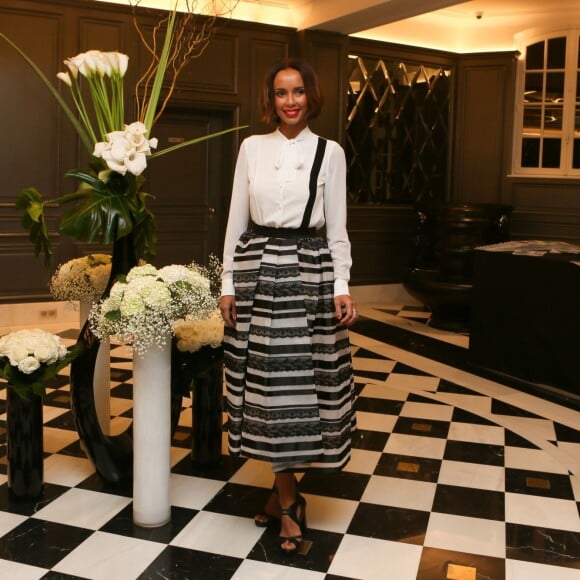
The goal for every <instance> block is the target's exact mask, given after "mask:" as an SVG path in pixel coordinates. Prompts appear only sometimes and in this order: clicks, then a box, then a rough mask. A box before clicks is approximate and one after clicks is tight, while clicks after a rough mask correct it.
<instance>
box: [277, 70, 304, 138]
mask: <svg viewBox="0 0 580 580" xmlns="http://www.w3.org/2000/svg"><path fill="white" fill-rule="evenodd" d="M274 107H275V109H276V114H277V115H278V118H279V119H280V126H279V128H280V131H281V132H282V134H283V135H285V136H286V137H288V138H289V139H292V138H294V137H296V135H298V133H300V131H302V129H304V128H305V127H306V125H307V123H308V98H307V97H306V90H305V89H304V81H303V80H302V75H301V74H300V73H299V72H298V71H297V70H295V69H293V68H286V69H284V70H281V71H279V72H278V74H277V75H276V76H275V77H274Z"/></svg>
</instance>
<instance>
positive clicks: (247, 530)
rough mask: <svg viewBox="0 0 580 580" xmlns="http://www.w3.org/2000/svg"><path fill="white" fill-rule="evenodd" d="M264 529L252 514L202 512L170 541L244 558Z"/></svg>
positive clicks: (181, 545)
mask: <svg viewBox="0 0 580 580" xmlns="http://www.w3.org/2000/svg"><path fill="white" fill-rule="evenodd" d="M263 533H264V528H259V527H257V526H256V525H255V524H254V520H253V519H252V518H240V517H236V516H228V515H224V514H218V513H213V512H199V513H198V514H197V515H196V516H195V517H194V518H193V519H192V520H191V521H190V522H189V523H188V524H187V525H186V526H185V527H184V528H183V530H181V532H179V534H177V536H176V537H175V538H174V539H173V541H172V542H171V545H172V546H179V547H181V548H187V549H189V550H201V551H202V552H211V553H212V554H224V555H226V556H232V557H234V558H245V557H246V556H247V555H248V554H249V552H250V551H251V550H252V548H253V547H254V545H255V543H256V542H257V541H258V540H259V539H260V536H261V535H262V534H263Z"/></svg>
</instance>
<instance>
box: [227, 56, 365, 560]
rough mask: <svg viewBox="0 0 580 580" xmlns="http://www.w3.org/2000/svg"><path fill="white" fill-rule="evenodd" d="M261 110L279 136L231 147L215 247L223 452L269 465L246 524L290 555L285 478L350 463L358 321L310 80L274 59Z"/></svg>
mask: <svg viewBox="0 0 580 580" xmlns="http://www.w3.org/2000/svg"><path fill="white" fill-rule="evenodd" d="M261 105H262V109H263V114H264V119H265V120H266V121H267V122H273V123H276V124H277V129H276V130H275V131H274V132H273V133H270V134H267V135H254V136H252V137H249V138H247V139H245V140H244V142H243V143H242V145H241V148H240V152H239V155H238V160H237V164H236V171H235V176H234V184H233V192H232V199H231V206H230V213H229V218H228V226H227V231H226V236H225V244H224V259H223V279H222V296H221V300H220V310H221V313H222V316H223V318H224V321H225V325H226V330H225V334H226V336H225V338H224V344H225V353H226V355H225V366H226V383H227V400H228V417H229V421H228V423H229V448H230V452H231V453H232V454H233V455H238V454H242V455H244V456H246V457H253V458H256V459H261V460H265V461H269V462H271V463H272V470H273V472H274V487H273V490H272V494H271V495H270V498H269V499H268V502H267V504H266V506H265V509H264V513H263V514H258V515H256V518H255V522H256V525H258V526H266V525H269V524H270V523H272V522H280V536H281V539H282V540H283V542H282V544H281V549H282V550H283V551H284V552H285V553H288V554H293V553H296V552H297V551H298V549H299V547H300V543H301V541H302V533H303V531H304V529H305V527H306V502H305V500H304V498H303V497H302V496H301V495H300V494H299V493H298V492H297V490H296V479H295V477H294V472H297V471H305V470H308V469H320V470H328V471H333V470H334V471H336V470H340V469H342V467H344V465H345V464H346V463H347V462H348V460H349V458H350V439H351V433H352V430H353V429H354V426H355V419H354V412H353V409H352V400H353V375H352V364H351V357H350V346H349V341H348V332H347V330H346V327H348V326H350V325H352V324H353V323H354V322H355V320H356V319H357V313H356V309H355V304H354V301H353V299H352V298H351V296H350V295H349V289H348V281H349V278H350V266H351V256H350V242H349V239H348V235H347V231H346V162H345V157H344V152H343V150H342V148H341V147H340V146H339V145H338V143H335V142H334V141H326V140H324V139H322V138H320V137H318V136H317V135H315V134H314V133H313V132H312V131H311V130H310V129H309V127H308V121H309V119H312V118H314V117H316V116H317V115H318V114H319V113H320V110H321V107H322V97H321V94H320V89H319V86H318V79H317V76H316V73H315V72H314V70H313V69H312V67H311V66H310V65H308V64H307V63H306V62H304V61H302V60H299V59H284V60H282V61H280V62H277V63H276V64H275V65H274V66H273V67H272V68H271V70H270V71H269V72H268V74H267V75H266V79H265V83H264V89H263V94H262V98H261ZM323 226H325V228H326V236H325V238H323V237H322V236H320V235H319V234H318V233H317V230H320V229H321V228H322V227H323Z"/></svg>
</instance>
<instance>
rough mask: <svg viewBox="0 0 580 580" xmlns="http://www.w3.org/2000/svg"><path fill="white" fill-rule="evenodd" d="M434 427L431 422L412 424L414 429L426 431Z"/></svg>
mask: <svg viewBox="0 0 580 580" xmlns="http://www.w3.org/2000/svg"><path fill="white" fill-rule="evenodd" d="M432 428H433V426H432V425H429V423H413V424H412V425H411V429H412V430H413V431H423V432H424V433H429V432H430V431H431V429H432Z"/></svg>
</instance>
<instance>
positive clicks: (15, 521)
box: [0, 512, 28, 578]
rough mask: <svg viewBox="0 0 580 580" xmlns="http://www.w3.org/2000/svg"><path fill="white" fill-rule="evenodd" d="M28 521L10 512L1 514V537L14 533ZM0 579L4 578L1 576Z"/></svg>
mask: <svg viewBox="0 0 580 580" xmlns="http://www.w3.org/2000/svg"><path fill="white" fill-rule="evenodd" d="M27 519H28V518H27V517H26V516H21V515H18V514H12V513H10V512H0V537H2V536H3V535H4V534H7V533H8V532H10V531H12V530H13V529H14V528H15V527H17V526H19V525H20V524H21V523H22V522H25V521H26V520H27ZM0 570H1V568H0ZM0 578H3V576H2V575H1V574H0Z"/></svg>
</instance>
